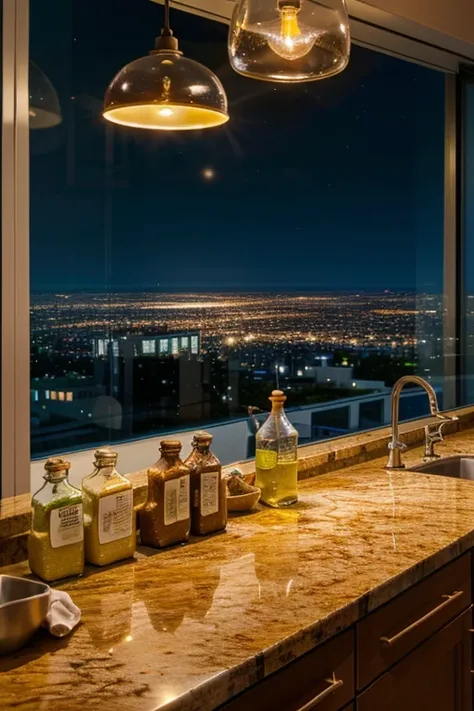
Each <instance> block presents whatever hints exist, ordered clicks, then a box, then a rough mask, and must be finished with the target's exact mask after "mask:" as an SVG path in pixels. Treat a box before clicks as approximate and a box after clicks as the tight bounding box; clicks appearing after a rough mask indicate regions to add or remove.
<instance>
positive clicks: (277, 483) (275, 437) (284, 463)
mask: <svg viewBox="0 0 474 711" xmlns="http://www.w3.org/2000/svg"><path fill="white" fill-rule="evenodd" d="M269 400H270V402H271V403H272V410H271V413H270V415H269V416H268V419H267V420H266V421H265V423H264V424H263V425H262V427H261V428H260V429H259V430H258V431H257V436H256V455H255V470H256V477H255V486H258V487H259V488H260V489H261V490H262V495H261V499H260V500H261V501H263V503H265V504H267V505H268V506H273V507H274V508H280V507H285V506H291V504H294V503H296V502H297V501H298V461H297V459H298V432H297V431H296V430H295V428H294V427H293V425H292V424H291V422H290V421H289V420H288V418H287V416H286V414H285V411H284V409H283V405H284V403H285V401H286V396H285V394H284V393H283V392H282V391H281V390H274V391H273V392H272V394H271V396H270V398H269Z"/></svg>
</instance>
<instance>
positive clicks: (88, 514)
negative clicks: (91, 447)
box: [82, 447, 136, 565]
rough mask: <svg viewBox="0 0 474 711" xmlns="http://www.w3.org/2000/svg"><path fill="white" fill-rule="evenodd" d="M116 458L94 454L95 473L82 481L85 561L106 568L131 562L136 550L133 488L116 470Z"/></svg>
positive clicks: (103, 450)
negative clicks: (127, 560) (129, 559)
mask: <svg viewBox="0 0 474 711" xmlns="http://www.w3.org/2000/svg"><path fill="white" fill-rule="evenodd" d="M117 458H118V455H117V453H116V452H112V451H111V450H110V449H108V447H103V448H101V449H98V450H97V451H96V452H95V462H94V471H93V472H92V474H89V476H86V477H85V478H84V479H83V480H82V495H83V500H84V540H85V553H86V561H87V562H88V563H92V564H93V565H108V564H109V563H115V561H117V560H123V559H124V558H131V557H132V556H133V554H134V553H135V547H136V517H135V511H134V509H133V485H132V482H131V481H130V479H127V477H125V476H123V475H122V474H119V473H118V471H117V470H116V468H115V467H116V466H117Z"/></svg>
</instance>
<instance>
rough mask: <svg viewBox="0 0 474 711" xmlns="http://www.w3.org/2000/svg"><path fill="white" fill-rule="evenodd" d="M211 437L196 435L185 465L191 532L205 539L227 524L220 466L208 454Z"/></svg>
mask: <svg viewBox="0 0 474 711" xmlns="http://www.w3.org/2000/svg"><path fill="white" fill-rule="evenodd" d="M211 443H212V435H211V434H209V433H208V432H196V434H195V435H194V438H193V451H192V452H191V454H190V455H189V457H188V458H187V459H186V462H185V464H187V466H188V467H189V468H190V470H191V533H193V534H194V535H195V536H205V535H207V534H208V533H215V532H216V531H222V530H223V529H225V527H226V525H227V492H226V484H225V480H224V479H223V477H222V466H221V463H220V461H219V460H218V459H217V457H216V456H215V455H214V454H213V453H212V452H211V451H210V447H211Z"/></svg>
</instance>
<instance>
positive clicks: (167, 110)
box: [158, 107, 173, 116]
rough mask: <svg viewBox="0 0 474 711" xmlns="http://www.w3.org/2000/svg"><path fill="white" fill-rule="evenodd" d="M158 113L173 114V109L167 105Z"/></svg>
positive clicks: (162, 114) (163, 114) (161, 114)
mask: <svg viewBox="0 0 474 711" xmlns="http://www.w3.org/2000/svg"><path fill="white" fill-rule="evenodd" d="M158 113H159V114H160V116H172V115H173V111H172V109H169V108H167V107H165V108H164V109H160V110H159V111H158Z"/></svg>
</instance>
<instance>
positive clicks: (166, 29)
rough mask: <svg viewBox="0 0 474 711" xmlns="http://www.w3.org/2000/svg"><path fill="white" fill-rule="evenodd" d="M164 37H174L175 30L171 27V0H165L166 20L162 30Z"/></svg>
mask: <svg viewBox="0 0 474 711" xmlns="http://www.w3.org/2000/svg"><path fill="white" fill-rule="evenodd" d="M161 34H162V35H163V37H172V35H173V31H172V29H171V27H170V0H165V22H164V25H163V29H162V30H161Z"/></svg>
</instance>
